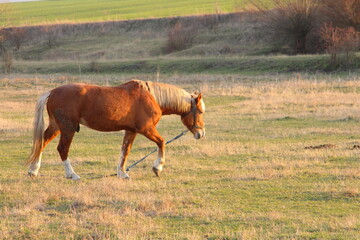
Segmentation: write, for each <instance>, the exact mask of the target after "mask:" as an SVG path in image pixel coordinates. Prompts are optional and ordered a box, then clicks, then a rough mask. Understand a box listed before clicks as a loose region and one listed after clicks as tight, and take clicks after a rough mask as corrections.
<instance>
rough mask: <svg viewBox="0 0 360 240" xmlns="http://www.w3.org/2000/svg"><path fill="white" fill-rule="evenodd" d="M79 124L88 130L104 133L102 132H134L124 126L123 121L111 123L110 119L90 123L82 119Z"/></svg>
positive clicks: (129, 127)
mask: <svg viewBox="0 0 360 240" xmlns="http://www.w3.org/2000/svg"><path fill="white" fill-rule="evenodd" d="M79 123H80V124H81V125H84V126H86V127H88V128H91V129H94V130H97V131H102V132H111V131H120V130H125V129H126V130H133V128H132V127H131V126H128V125H126V124H122V122H121V121H110V120H108V119H103V120H101V121H94V120H92V121H90V120H87V119H85V118H80V121H79Z"/></svg>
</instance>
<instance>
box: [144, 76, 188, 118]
mask: <svg viewBox="0 0 360 240" xmlns="http://www.w3.org/2000/svg"><path fill="white" fill-rule="evenodd" d="M137 81H139V83H140V84H141V86H142V87H143V88H144V89H146V90H147V91H149V92H150V93H151V95H153V97H154V98H155V100H156V102H157V103H158V104H159V105H160V107H161V108H162V109H172V110H174V111H177V112H181V113H184V112H189V111H190V109H191V94H190V93H188V92H186V91H185V90H184V89H181V88H179V87H176V86H173V85H170V84H165V83H155V82H150V81H140V80H137Z"/></svg>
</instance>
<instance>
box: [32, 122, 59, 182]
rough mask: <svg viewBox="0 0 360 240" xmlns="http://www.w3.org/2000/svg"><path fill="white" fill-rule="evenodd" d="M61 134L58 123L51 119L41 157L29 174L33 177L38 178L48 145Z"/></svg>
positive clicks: (45, 134) (45, 133) (33, 164)
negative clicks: (44, 151) (42, 157)
mask: <svg viewBox="0 0 360 240" xmlns="http://www.w3.org/2000/svg"><path fill="white" fill-rule="evenodd" d="M59 132H60V131H59V128H58V126H57V125H56V123H55V122H54V121H52V119H50V124H49V126H48V127H47V129H46V130H45V132H44V143H43V146H42V149H41V152H40V155H39V157H38V159H37V160H36V161H35V162H33V163H32V164H31V165H30V167H29V171H28V173H29V175H30V176H31V177H36V176H37V175H38V173H39V169H40V166H41V156H42V152H43V150H44V148H45V147H46V145H48V144H49V142H50V141H51V140H53V139H54V138H55V137H56V136H57V135H59Z"/></svg>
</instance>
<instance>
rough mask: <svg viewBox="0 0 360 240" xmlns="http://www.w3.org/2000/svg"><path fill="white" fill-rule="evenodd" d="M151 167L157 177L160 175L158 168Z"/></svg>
mask: <svg viewBox="0 0 360 240" xmlns="http://www.w3.org/2000/svg"><path fill="white" fill-rule="evenodd" d="M152 169H153V171H154V173H155V175H156V176H157V177H160V173H161V171H160V170H159V169H157V168H156V167H153V168H152Z"/></svg>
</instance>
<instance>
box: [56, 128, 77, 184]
mask: <svg viewBox="0 0 360 240" xmlns="http://www.w3.org/2000/svg"><path fill="white" fill-rule="evenodd" d="M60 132H61V135H60V142H59V145H58V147H57V150H58V152H59V154H60V157H61V160H62V161H63V164H64V168H65V177H66V178H69V179H72V180H79V179H80V176H79V175H77V174H76V173H75V171H74V169H73V168H72V166H71V164H70V160H69V158H68V154H69V149H70V145H71V142H72V139H73V137H74V134H75V131H70V130H67V129H64V130H60Z"/></svg>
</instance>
